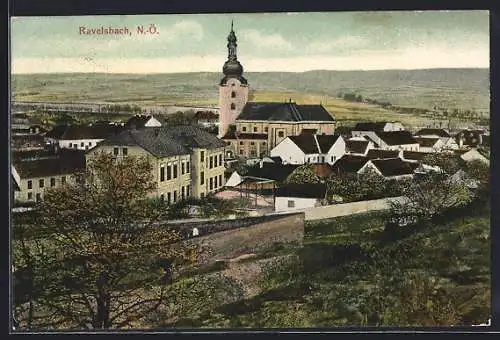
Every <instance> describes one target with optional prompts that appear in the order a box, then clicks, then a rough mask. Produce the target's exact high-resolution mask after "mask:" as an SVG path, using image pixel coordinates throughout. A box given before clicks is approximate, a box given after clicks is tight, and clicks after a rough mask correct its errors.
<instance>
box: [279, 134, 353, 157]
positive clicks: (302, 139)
mask: <svg viewBox="0 0 500 340" xmlns="http://www.w3.org/2000/svg"><path fill="white" fill-rule="evenodd" d="M270 154H271V157H280V158H281V160H282V162H283V164H325V163H327V164H333V163H335V162H336V161H337V160H338V159H339V158H340V157H342V156H343V155H344V154H345V142H344V139H343V138H342V137H340V136H337V135H315V134H301V135H298V136H289V137H286V138H285V139H284V140H282V141H281V142H280V143H279V144H278V145H276V147H274V148H273V149H272V150H271V153H270Z"/></svg>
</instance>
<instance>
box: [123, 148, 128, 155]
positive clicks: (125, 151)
mask: <svg viewBox="0 0 500 340" xmlns="http://www.w3.org/2000/svg"><path fill="white" fill-rule="evenodd" d="M122 153H123V155H124V156H126V155H128V148H123V149H122Z"/></svg>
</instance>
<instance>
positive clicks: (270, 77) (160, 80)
mask: <svg viewBox="0 0 500 340" xmlns="http://www.w3.org/2000/svg"><path fill="white" fill-rule="evenodd" d="M245 76H246V78H247V79H248V81H249V84H250V87H251V90H252V92H254V93H255V95H257V94H259V93H282V94H287V95H288V96H289V97H292V98H293V99H295V98H296V97H298V96H299V93H300V94H309V95H316V96H318V98H323V99H326V98H327V97H331V98H334V97H336V96H337V94H338V93H339V92H357V93H359V94H361V95H362V96H363V97H367V98H371V99H376V100H379V101H389V102H390V103H392V104H394V105H400V106H410V107H421V108H432V107H433V106H434V105H437V106H442V107H449V108H463V109H474V110H480V111H483V110H485V111H488V110H489V101H490V99H489V88H490V85H489V70H488V69H433V70H409V71H399V70H386V71H310V72H303V73H287V72H265V73H252V72H249V73H246V74H245ZM220 78H221V74H220V73H217V72H213V73H184V74H182V73H178V74H151V75H133V74H128V75H127V74H94V73H89V74H87V73H77V74H32V75H12V95H13V98H14V99H15V100H47V101H59V100H60V101H107V102H134V103H143V104H204V103H214V104H215V103H217V101H218V89H217V85H218V82H219V80H220ZM275 99H277V100H279V98H275ZM283 99H288V97H285V98H283ZM295 100H297V99H295ZM330 100H331V99H330Z"/></svg>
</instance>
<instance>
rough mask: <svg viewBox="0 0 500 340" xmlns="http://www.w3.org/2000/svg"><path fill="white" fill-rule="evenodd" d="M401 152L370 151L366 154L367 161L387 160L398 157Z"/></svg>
mask: <svg viewBox="0 0 500 340" xmlns="http://www.w3.org/2000/svg"><path fill="white" fill-rule="evenodd" d="M402 152H403V151H400V150H384V149H371V150H369V151H368V152H367V153H366V157H367V158H368V159H387V158H397V157H400V156H401V154H402Z"/></svg>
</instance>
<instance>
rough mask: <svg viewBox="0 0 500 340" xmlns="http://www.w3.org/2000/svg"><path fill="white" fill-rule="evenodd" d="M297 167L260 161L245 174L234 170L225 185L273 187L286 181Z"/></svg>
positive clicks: (241, 187) (255, 187)
mask: <svg viewBox="0 0 500 340" xmlns="http://www.w3.org/2000/svg"><path fill="white" fill-rule="evenodd" d="M297 167H298V165H292V164H285V165H283V164H278V163H271V162H259V163H257V164H256V165H254V166H252V167H249V168H247V171H246V173H245V174H240V173H238V171H234V172H233V173H232V174H231V175H230V176H229V178H228V180H227V181H226V183H225V186H226V187H233V188H240V189H243V188H244V189H271V188H274V187H275V186H279V185H281V184H282V183H284V182H285V181H286V180H287V179H288V177H290V175H291V174H292V173H293V172H294V171H295V169H297ZM261 184H265V185H261Z"/></svg>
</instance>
